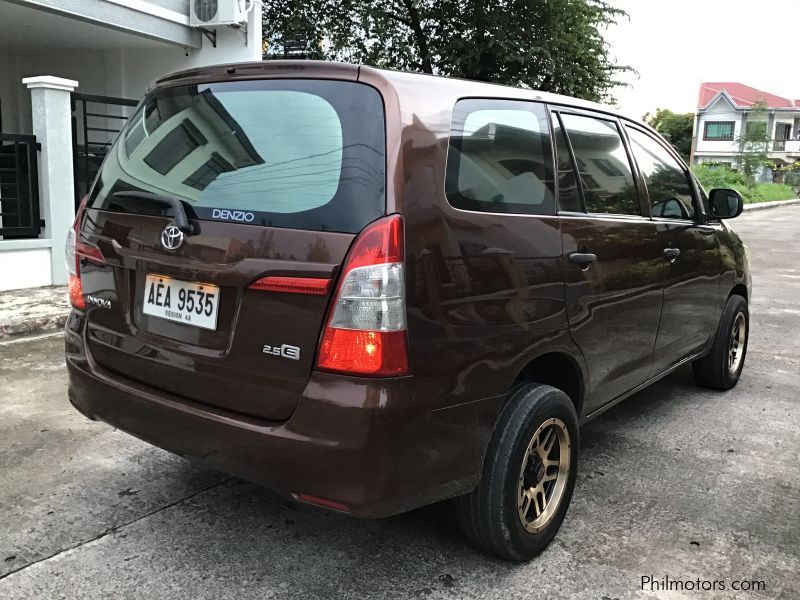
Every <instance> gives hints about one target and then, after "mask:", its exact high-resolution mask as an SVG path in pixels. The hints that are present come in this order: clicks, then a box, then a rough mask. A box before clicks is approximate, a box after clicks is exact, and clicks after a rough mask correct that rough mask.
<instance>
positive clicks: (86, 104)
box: [72, 93, 137, 207]
mask: <svg viewBox="0 0 800 600" xmlns="http://www.w3.org/2000/svg"><path fill="white" fill-rule="evenodd" d="M136 104H137V102H136V100H129V99H127V98H113V97H111V96H95V95H92V94H79V93H73V94H72V145H73V164H74V167H73V168H74V177H75V206H76V207H77V206H78V204H79V203H80V201H81V198H82V197H83V196H84V194H86V193H87V192H88V191H89V189H90V188H91V187H92V183H93V182H94V178H95V177H96V176H97V172H98V171H99V170H100V164H101V163H102V162H103V159H104V158H105V156H106V154H108V150H109V148H111V144H113V143H114V140H115V139H117V136H118V135H119V132H120V131H121V130H122V127H123V125H125V121H127V120H128V117H129V116H130V115H131V113H132V110H131V107H133V106H136Z"/></svg>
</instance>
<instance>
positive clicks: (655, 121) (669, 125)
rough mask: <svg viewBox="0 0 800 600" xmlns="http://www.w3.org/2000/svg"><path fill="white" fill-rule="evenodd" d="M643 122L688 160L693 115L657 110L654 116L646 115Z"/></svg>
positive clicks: (690, 149) (690, 148)
mask: <svg viewBox="0 0 800 600" xmlns="http://www.w3.org/2000/svg"><path fill="white" fill-rule="evenodd" d="M643 120H644V121H645V122H646V123H647V124H648V125H650V126H651V127H652V128H653V129H655V130H656V131H658V132H659V133H660V134H661V135H663V136H664V137H665V138H666V139H667V140H669V142H670V143H671V144H672V145H673V146H674V148H675V150H677V151H678V152H679V153H680V154H681V156H683V158H684V160H686V161H688V160H689V154H690V153H691V151H692V133H693V132H694V113H675V112H672V111H671V110H669V109H667V108H659V109H657V110H656V114H654V115H651V114H650V113H647V114H646V115H645V116H644V119H643Z"/></svg>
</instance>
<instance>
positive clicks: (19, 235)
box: [0, 0, 262, 290]
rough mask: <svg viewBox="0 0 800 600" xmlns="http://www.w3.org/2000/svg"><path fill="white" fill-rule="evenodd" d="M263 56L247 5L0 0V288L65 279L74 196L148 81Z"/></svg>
mask: <svg viewBox="0 0 800 600" xmlns="http://www.w3.org/2000/svg"><path fill="white" fill-rule="evenodd" d="M261 54H262V48H261V2H258V1H256V0H0V290H3V289H16V288H21V287H35V286H42V285H53V284H63V283H65V282H66V270H65V263H64V242H65V237H66V232H67V230H68V228H69V226H70V224H71V223H72V220H73V218H74V212H75V200H76V197H78V196H80V195H81V194H82V193H84V192H85V191H86V188H87V186H88V184H89V181H90V180H91V177H92V176H93V175H94V173H95V172H96V170H97V167H98V165H99V162H100V161H101V160H102V157H103V155H104V153H105V152H106V151H107V149H108V147H109V145H110V142H111V141H113V139H114V138H115V137H116V135H117V132H118V131H119V129H120V128H121V126H122V124H123V123H124V122H125V120H126V118H127V117H129V116H130V115H131V114H132V112H133V110H134V108H133V106H134V105H135V103H136V101H137V100H138V99H139V98H140V97H141V95H142V94H143V92H144V91H145V88H146V87H147V85H148V84H149V83H150V82H151V81H153V80H154V79H156V78H158V77H159V76H161V75H164V74H166V73H169V72H172V71H177V70H181V69H187V68H192V67H196V66H203V65H209V64H215V63H225V62H235V61H247V60H261Z"/></svg>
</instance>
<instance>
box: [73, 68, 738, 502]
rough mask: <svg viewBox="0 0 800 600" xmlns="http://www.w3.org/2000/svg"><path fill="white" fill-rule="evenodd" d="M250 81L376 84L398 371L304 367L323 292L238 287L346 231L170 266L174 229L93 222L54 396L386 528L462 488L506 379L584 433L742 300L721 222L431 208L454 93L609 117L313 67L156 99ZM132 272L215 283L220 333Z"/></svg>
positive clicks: (544, 97)
mask: <svg viewBox="0 0 800 600" xmlns="http://www.w3.org/2000/svg"><path fill="white" fill-rule="evenodd" d="M261 78H295V79H297V78H310V79H338V80H348V81H358V82H360V83H362V84H366V85H369V86H372V87H374V88H375V89H377V90H378V91H379V92H380V94H381V96H382V98H383V102H384V110H385V115H386V123H385V127H386V161H387V170H386V174H387V175H386V177H387V182H386V183H387V185H386V213H387V214H391V213H400V214H402V215H403V217H404V220H405V256H406V260H405V262H406V294H407V298H406V305H407V321H408V340H409V361H410V375H408V376H405V377H398V378H369V377H354V376H345V375H335V374H330V373H321V372H317V371H314V370H313V361H314V354H315V351H316V347H317V344H318V337H319V332H320V329H321V327H322V321H323V319H324V315H325V312H326V305H327V303H328V301H329V299H330V294H329V295H328V296H308V295H300V294H283V295H279V294H268V293H265V292H259V291H254V290H248V289H246V286H247V285H249V284H250V283H252V281H253V280H255V279H256V278H258V277H262V276H265V275H270V274H275V275H295V276H303V277H321V278H334V279H335V277H336V275H337V269H338V267H339V266H340V265H341V262H342V260H343V258H344V256H345V253H346V252H347V249H348V247H349V245H350V243H351V242H352V240H353V238H354V237H355V236H354V235H352V234H341V233H331V232H315V231H302V230H290V229H278V228H270V227H256V226H250V225H239V224H231V223H221V222H214V221H202V222H200V228H201V234H200V235H197V236H193V237H189V238H187V240H186V242H185V243H184V246H183V247H182V248H181V249H180V250H179V251H178V252H177V253H175V254H171V255H169V254H167V253H165V252H164V251H163V249H162V248H161V247H160V244H159V236H160V232H161V231H162V230H163V228H164V227H165V226H166V225H167V224H169V223H170V222H171V220H170V219H168V218H164V217H155V216H141V215H132V214H123V213H112V212H108V211H99V210H89V211H87V217H86V219H87V220H88V221H91V222H92V224H93V226H92V227H89V228H87V227H86V226H84V228H83V232H82V235H83V237H84V238H85V239H87V240H88V241H90V242H98V243H99V245H100V247H101V250H102V252H103V253H104V255H105V256H106V258H107V261H108V264H107V265H105V266H99V265H94V264H92V263H91V262H90V261H88V260H86V259H82V264H83V267H84V268H83V271H82V273H83V282H84V283H83V285H84V292H85V293H87V294H93V295H95V296H98V297H101V298H105V299H108V300H110V301H111V303H112V307H113V308H112V310H108V309H103V308H100V307H94V306H91V307H89V308H88V309H87V310H86V311H85V312H82V311H77V310H76V311H73V312H72V314H71V316H70V318H69V320H68V323H67V336H66V353H67V365H68V369H69V375H70V386H69V397H70V400H71V402H72V403H73V404H74V405H75V407H76V408H77V409H78V410H80V411H81V412H82V413H84V414H86V415H87V416H89V417H91V418H97V419H101V420H104V421H106V422H108V423H111V424H112V425H114V426H116V427H119V428H120V429H123V430H125V431H127V432H129V433H131V434H133V435H135V436H138V437H140V438H142V439H144V440H146V441H148V442H151V443H153V444H155V445H158V446H160V447H162V448H165V449H167V450H170V451H173V452H176V453H178V454H181V455H186V456H192V457H195V458H199V459H201V460H202V461H204V462H205V463H207V464H208V465H210V466H212V467H215V468H218V469H221V470H224V471H227V472H230V473H233V474H235V475H238V476H241V477H243V478H246V479H250V480H252V481H256V482H258V483H261V484H263V485H265V486H267V487H270V488H272V489H274V490H276V491H278V492H279V493H281V494H283V495H286V496H291V495H293V494H311V495H314V496H318V497H320V498H324V499H329V500H331V501H334V502H337V503H341V504H343V505H344V506H346V507H347V508H346V510H347V511H348V512H351V513H352V514H355V515H358V516H367V517H379V516H386V515H390V514H395V513H398V512H401V511H404V510H408V509H411V508H414V507H417V506H421V505H423V504H426V503H430V502H434V501H437V500H440V499H443V498H447V497H452V496H455V495H458V494H462V493H466V492H468V491H470V490H471V489H473V488H474V487H475V485H476V484H477V482H478V481H479V478H480V474H481V469H482V460H483V455H484V453H485V451H486V448H487V445H488V442H489V439H490V436H491V434H492V430H493V427H494V423H495V420H496V417H497V414H498V411H499V410H500V408H501V407H502V404H503V399H504V397H505V396H506V393H507V392H508V390H509V389H510V388H511V386H512V385H513V384H514V382H515V381H517V380H518V379H519V378H520V377H521V376H522V377H525V376H529V375H530V374H531V373H536V374H537V375H538V376H539V377H540V381H542V382H544V383H550V384H553V385H559V384H562V387H564V388H565V391H567V392H568V393H569V394H570V396H571V397H572V399H573V401H574V403H575V405H576V408H577V411H578V414H579V417H580V419H581V421H585V420H586V419H588V418H590V417H592V416H594V415H596V414H599V413H600V412H602V411H603V410H606V409H607V408H609V407H610V406H612V405H613V404H614V403H615V402H617V401H619V400H621V399H623V398H625V397H627V396H628V395H630V394H631V393H633V392H634V391H636V390H638V389H641V388H642V387H643V386H645V385H647V384H649V383H651V382H652V381H655V380H656V379H658V378H660V377H662V376H664V375H666V374H667V373H669V372H670V371H671V370H672V369H674V368H676V367H677V366H679V365H680V364H683V363H684V362H686V361H687V360H688V359H690V358H696V357H697V356H699V355H701V354H702V353H703V352H704V351H705V350H706V349H707V347H708V346H709V343H710V339H711V336H712V334H713V333H714V331H715V329H716V322H717V320H718V319H719V314H720V312H721V307H722V305H723V303H724V301H725V298H726V297H727V295H728V294H729V293H730V292H731V290H733V289H734V288H735V287H736V286H740V287H743V288H744V290H745V293H748V292H749V271H748V266H747V262H746V257H745V254H746V252H745V249H744V246H743V245H742V243H741V241H740V240H739V239H738V237H737V236H736V235H735V234H734V233H733V232H732V231H731V230H730V229H729V228H728V226H727V225H725V224H721V223H719V222H708V223H706V222H705V219H703V222H698V223H684V222H680V223H674V222H670V221H669V220H667V219H651V218H650V217H649V216H641V217H615V216H609V215H587V214H576V213H569V214H562V215H556V214H554V215H550V216H546V215H545V216H532V215H512V214H493V213H482V212H470V211H465V210H458V209H456V208H454V207H453V206H451V205H450V203H449V202H448V201H447V199H446V197H445V195H444V178H445V165H446V161H447V147H448V139H449V134H450V123H451V117H452V112H453V107H454V105H455V103H456V102H457V101H458V100H460V99H463V98H505V99H518V100H528V101H536V102H546V103H549V104H551V105H553V106H556V105H559V106H570V107H574V108H578V109H581V110H587V111H595V112H600V113H603V114H604V115H605V116H606V118H612V119H617V118H621V117H619V116H618V115H616V114H615V113H613V112H612V111H609V109H607V108H606V107H602V106H599V105H595V104H593V103H589V102H584V101H581V100H575V99H571V98H566V97H562V96H555V95H551V94H545V93H540V92H536V91H529V90H519V89H513V88H507V87H501V86H495V85H489V84H484V83H477V82H469V81H462V80H456V79H445V78H438V77H432V76H426V75H416V74H407V73H397V72H389V71H382V70H377V69H372V68H368V67H357V66H353V65H342V64H331V63H322V62H312V61H308V62H306V61H269V62H264V63H248V64H241V65H223V66H217V67H208V68H202V69H195V70H191V71H184V72H182V73H178V74H175V75H171V76H169V77H165V78H163V79H161V80H160V81H159V82H157V83H156V84H155V88H156V89H157V88H159V87H163V86H171V85H184V84H187V83H202V82H216V81H231V80H239V79H261ZM639 185H640V190H641V189H642V188H641V182H639ZM642 206H643V208H646V206H647V202H646V200H644V199H642ZM645 214H647V213H645ZM664 221H667V222H664ZM97 232H100V234H101V235H98V233H97ZM670 244H673V245H676V246H679V247H681V251H682V254H681V256H680V257H679V259H678V260H677V261H676V262H675V263H674V264H669V263H668V262H667V261H666V260H665V259H664V256H663V248H665V247H666V246H668V245H670ZM576 251H581V252H584V251H589V252H592V253H595V254H596V255H597V257H598V260H597V263H595V264H593V265H591V266H590V267H589V268H588V269H587V270H586V271H583V270H582V269H581V268H580V267H579V266H577V265H574V264H572V263H570V262H569V261H568V260H567V257H568V255H569V254H570V253H571V252H576ZM287 255H291V256H292V259H291V260H286V256H287ZM145 273H159V274H164V275H169V276H173V277H176V278H179V279H185V280H190V281H202V282H207V283H212V284H215V285H220V286H222V287H223V294H222V300H221V304H220V316H219V327H218V329H217V331H216V332H211V331H205V330H198V329H191V330H188V331H187V328H186V327H184V326H182V325H179V324H174V323H171V322H168V321H163V320H160V319H155V318H152V317H145V316H144V315H143V314H142V308H141V302H138V304H137V302H135V301H134V302H131V300H130V299H131V297H134V298H136V296H131V295H130V294H131V290H132V289H137V286H140V285H141V279H142V278H143V277H144V274H145ZM662 299H663V303H662ZM242 307H246V310H243V309H242ZM263 323H268V324H269V327H268V329H269V330H268V331H264V328H263V326H262V324H263ZM293 336H294V337H293ZM271 339H274V340H276V341H289V340H296V342H295V341H292V343H295V345H298V346H300V347H301V348H302V352H303V356H302V359H301V361H299V363H302V364H297V365H288V364H282V365H281V366H282V367H283V368H284V369H283V370H280V371H278V370H275V369H273V368H272V367H270V368H261V365H265V364H267V363H264V362H263V361H265V360H270V359H271V357H265V356H264V355H263V354H262V353H261V347H262V345H263V344H265V343H269V340H271ZM654 349H655V352H654ZM553 365H556V366H557V367H558V368H556V369H554V368H552V367H553Z"/></svg>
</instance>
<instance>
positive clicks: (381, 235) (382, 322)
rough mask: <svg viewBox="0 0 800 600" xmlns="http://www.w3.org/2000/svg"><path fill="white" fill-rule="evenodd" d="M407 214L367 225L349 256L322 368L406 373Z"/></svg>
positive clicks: (323, 347)
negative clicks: (404, 224)
mask: <svg viewBox="0 0 800 600" xmlns="http://www.w3.org/2000/svg"><path fill="white" fill-rule="evenodd" d="M404 259H405V256H404V239H403V219H402V217H401V216H400V215H389V216H388V217H384V218H382V219H379V220H377V221H375V222H373V223H371V224H370V225H368V226H367V227H366V228H365V229H364V230H363V231H362V232H361V233H360V234H359V235H358V237H357V238H356V240H355V242H353V246H352V248H351V249H350V252H349V253H348V255H347V258H346V259H345V262H344V265H343V269H342V273H341V276H340V278H339V287H338V288H337V290H336V295H335V297H334V299H333V302H332V304H331V309H330V312H329V315H328V318H327V321H326V323H325V329H324V330H323V333H322V338H321V341H320V347H319V353H318V356H317V369H319V370H322V371H331V372H336V373H348V374H352V375H370V376H373V377H396V376H400V375H407V374H408V372H409V369H408V339H407V330H406V298H405V296H406V294H405V288H406V284H405V277H404V268H405V265H404Z"/></svg>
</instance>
